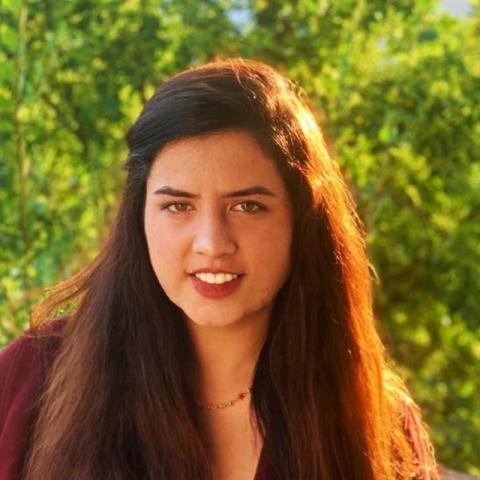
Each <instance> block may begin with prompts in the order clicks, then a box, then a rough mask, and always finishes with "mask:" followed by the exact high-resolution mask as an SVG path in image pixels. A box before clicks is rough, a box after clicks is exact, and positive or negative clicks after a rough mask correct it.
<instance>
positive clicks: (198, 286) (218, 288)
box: [190, 269, 243, 298]
mask: <svg viewBox="0 0 480 480" xmlns="http://www.w3.org/2000/svg"><path fill="white" fill-rule="evenodd" d="M199 271H201V272H205V273H207V272H209V273H214V272H212V271H209V270H208V269H205V270H199ZM218 272H223V273H227V272H225V270H219V271H218ZM215 273H216V272H215ZM190 278H191V280H192V284H193V286H194V288H195V290H196V291H197V292H198V293H199V294H200V295H202V296H203V297H207V298H223V297H226V296H228V295H231V294H232V293H233V292H234V291H235V290H236V289H237V288H238V286H239V285H240V282H241V281H242V278H243V275H239V276H238V277H237V278H235V279H234V280H230V281H229V282H225V283H221V284H216V283H207V282H204V281H202V280H200V279H199V278H197V277H196V276H195V275H190Z"/></svg>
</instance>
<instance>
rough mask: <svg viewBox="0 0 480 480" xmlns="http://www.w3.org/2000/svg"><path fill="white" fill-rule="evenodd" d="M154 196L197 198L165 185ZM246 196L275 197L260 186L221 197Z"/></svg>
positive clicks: (193, 194)
mask: <svg viewBox="0 0 480 480" xmlns="http://www.w3.org/2000/svg"><path fill="white" fill-rule="evenodd" d="M153 194H154V195H170V196H171V197H185V198H198V197H199V195H196V194H195V193H191V192H186V191H185V190H179V189H177V188H173V187H169V186H167V185H165V186H164V187H161V188H158V189H157V190H155V191H154V192H153ZM248 195H266V196H269V197H275V196H276V195H275V193H273V192H272V191H271V190H269V189H268V188H265V187H262V186H260V185H255V186H253V187H248V188H243V189H242V190H235V191H234V192H229V193H226V194H225V195H223V197H225V198H234V197H246V196H248Z"/></svg>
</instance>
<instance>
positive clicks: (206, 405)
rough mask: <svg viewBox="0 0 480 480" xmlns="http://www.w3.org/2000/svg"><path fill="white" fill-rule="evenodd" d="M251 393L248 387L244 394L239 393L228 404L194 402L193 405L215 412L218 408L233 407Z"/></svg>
mask: <svg viewBox="0 0 480 480" xmlns="http://www.w3.org/2000/svg"><path fill="white" fill-rule="evenodd" d="M251 392H252V388H251V387H250V388H249V389H248V390H246V391H245V392H240V393H239V394H238V395H237V396H236V397H235V398H234V399H233V400H229V401H228V402H224V403H200V402H195V404H196V405H197V407H200V408H206V409H208V410H217V409H220V408H227V407H231V406H232V405H235V403H237V402H239V401H240V400H243V399H244V398H245V397H246V396H247V395H248V394H249V393H251Z"/></svg>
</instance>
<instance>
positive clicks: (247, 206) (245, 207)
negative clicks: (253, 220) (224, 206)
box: [234, 201, 265, 213]
mask: <svg viewBox="0 0 480 480" xmlns="http://www.w3.org/2000/svg"><path fill="white" fill-rule="evenodd" d="M235 207H240V211H241V212H243V213H257V212H260V211H262V210H265V207H264V206H263V205H260V204H259V203H257V202H252V201H247V202H241V203H237V204H236V205H235ZM235 207H234V208H235Z"/></svg>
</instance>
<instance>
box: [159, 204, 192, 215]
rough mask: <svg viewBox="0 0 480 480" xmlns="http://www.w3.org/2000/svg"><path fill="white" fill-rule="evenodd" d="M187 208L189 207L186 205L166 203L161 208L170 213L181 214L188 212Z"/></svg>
mask: <svg viewBox="0 0 480 480" xmlns="http://www.w3.org/2000/svg"><path fill="white" fill-rule="evenodd" d="M188 207H190V205H189V204H188V203H181V202H176V203H167V205H163V206H162V210H167V211H169V212H170V213H183V212H186V211H188Z"/></svg>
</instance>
